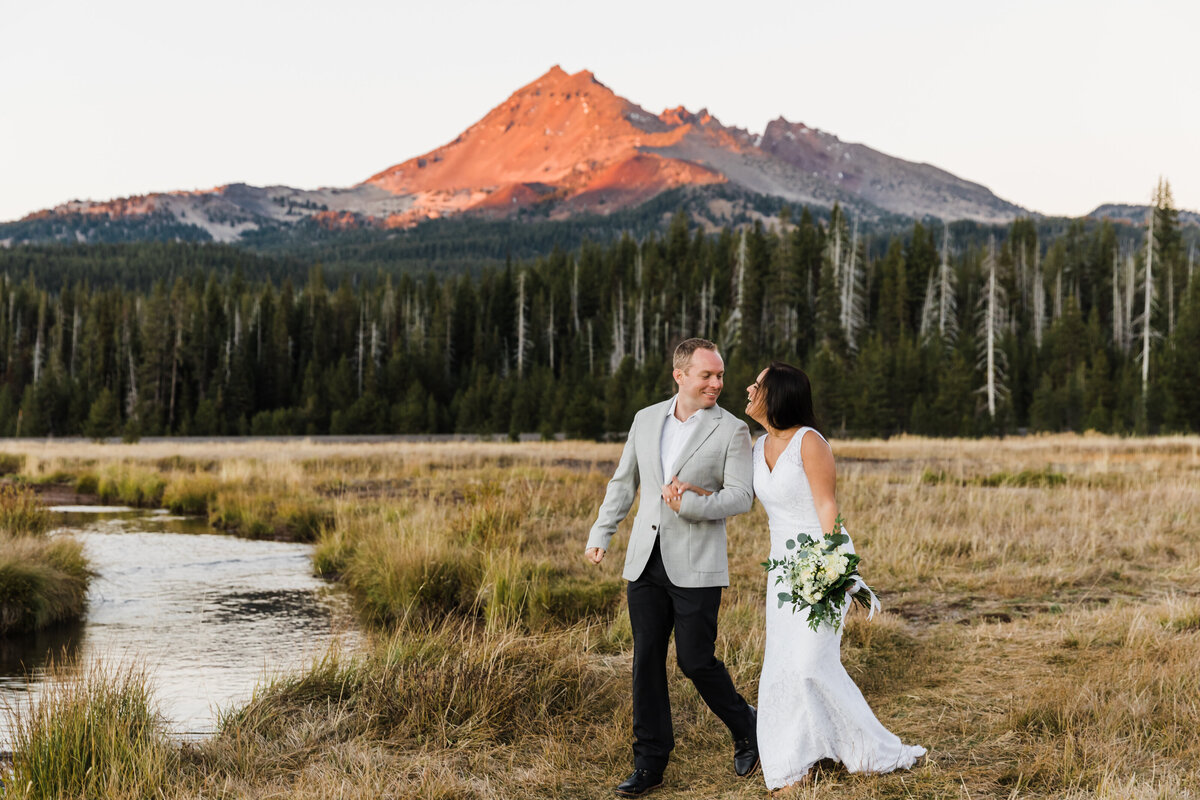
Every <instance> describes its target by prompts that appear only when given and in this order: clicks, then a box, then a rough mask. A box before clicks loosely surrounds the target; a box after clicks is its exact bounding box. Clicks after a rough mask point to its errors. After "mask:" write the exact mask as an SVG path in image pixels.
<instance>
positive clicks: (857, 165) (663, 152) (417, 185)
mask: <svg viewBox="0 0 1200 800" xmlns="http://www.w3.org/2000/svg"><path fill="white" fill-rule="evenodd" d="M716 185H723V186H725V187H727V188H730V189H734V190H736V191H735V192H734V194H735V195H736V194H737V193H738V192H741V193H744V194H745V195H746V196H753V195H766V196H770V197H776V198H782V199H783V200H786V201H787V202H789V203H794V204H797V205H810V206H816V207H823V208H828V207H831V206H832V205H833V204H834V203H835V202H836V203H841V204H842V205H843V206H846V207H848V208H849V209H851V210H852V211H853V212H854V213H855V214H858V215H860V216H863V217H864V218H866V219H872V218H878V217H881V216H885V215H899V216H905V217H912V218H924V217H937V218H941V219H947V220H957V219H969V220H975V221H979V222H984V223H1003V222H1007V221H1009V220H1012V219H1014V218H1015V217H1017V216H1021V215H1025V214H1028V213H1029V212H1027V211H1026V210H1025V209H1023V208H1021V207H1020V206H1017V205H1015V204H1013V203H1010V202H1007V201H1005V200H1002V199H1000V198H998V197H996V196H995V195H994V194H993V193H992V192H991V191H989V190H988V189H987V188H986V187H983V186H981V185H979V184H976V183H972V182H970V181H967V180H964V179H962V178H959V177H957V176H954V175H952V174H950V173H949V172H946V171H945V170H941V169H939V168H937V167H934V166H931V165H929V164H918V163H914V162H910V161H905V160H903V159H899V158H895V157H893V156H889V155H886V154H884V153H881V152H879V151H877V150H873V149H871V148H870V147H867V146H866V145H862V144H855V143H849V142H843V141H841V140H840V139H838V138H837V137H836V136H834V135H833V134H830V133H827V132H824V131H820V130H817V129H815V128H811V127H808V126H807V125H804V124H803V123H799V122H789V121H788V120H786V119H783V118H782V117H780V118H778V119H776V120H773V121H771V122H770V123H768V124H767V126H766V128H765V129H764V131H763V133H762V134H761V135H755V134H752V133H750V132H748V131H746V130H743V129H741V128H736V127H732V126H726V125H724V124H722V123H721V122H720V120H718V119H717V118H716V117H715V116H713V115H712V114H711V113H709V111H708V110H707V109H701V110H700V111H698V112H691V111H689V110H688V109H686V108H683V107H682V106H681V107H677V108H673V109H667V110H664V111H663V112H662V113H660V114H653V113H651V112H649V111H647V110H646V109H644V108H642V107H641V106H639V105H636V104H635V103H633V102H631V101H629V100H627V99H625V98H623V97H620V96H619V95H617V94H616V93H614V92H613V91H612V90H611V89H609V88H608V87H607V86H605V85H604V84H602V83H600V82H599V81H598V80H597V79H596V78H595V76H594V75H593V74H592V73H591V72H588V71H586V70H584V71H581V72H577V73H575V74H568V73H567V72H565V71H564V70H562V69H561V68H559V67H557V66H556V67H554V68H552V69H551V70H549V71H548V72H547V73H546V74H544V75H542V76H541V77H540V78H538V79H537V80H535V81H533V82H531V83H529V84H527V85H526V86H524V87H521V88H520V89H518V90H517V91H516V92H514V93H513V94H512V95H511V96H510V97H509V98H508V99H507V100H506V101H505V102H503V103H501V104H500V105H498V106H496V107H495V108H494V109H492V110H491V111H490V112H488V114H486V115H485V116H484V117H483V118H482V119H480V120H479V122H477V123H475V124H474V125H472V126H471V127H469V128H468V129H467V130H465V131H464V132H463V133H462V134H460V135H459V136H458V137H456V138H455V139H454V140H453V141H451V142H448V143H447V144H445V145H443V146H441V147H439V148H436V149H435V150H433V151H431V152H429V153H426V154H424V155H421V156H417V157H415V158H410V159H408V160H407V161H403V162H401V163H399V164H396V165H394V166H391V167H388V168H387V169H384V170H382V171H380V172H378V173H377V174H375V175H372V176H370V177H369V178H367V179H366V180H365V181H363V182H362V183H359V184H357V185H354V186H350V187H345V188H323V189H315V190H302V189H295V188H291V187H286V186H268V187H256V186H249V185H246V184H230V185H227V186H221V187H217V188H214V189H211V190H208V191H199V192H167V193H159V194H151V195H146V196H141V197H131V198H121V199H117V200H110V201H104V202H95V201H71V202H69V203H64V204H62V205H60V206H57V207H56V208H53V209H49V210H46V211H41V212H38V213H37V214H33V215H30V216H29V217H27V218H26V219H25V220H23V221H22V223H28V224H26V225H25V226H24V228H21V229H19V230H17V229H15V228H14V225H20V224H21V223H14V224H9V225H6V226H3V225H0V242H4V241H7V242H8V243H12V242H14V241H23V240H28V239H29V238H31V237H30V236H29V235H27V234H23V233H21V231H38V232H39V233H38V234H37V237H36V238H43V239H44V238H52V239H53V238H58V239H72V238H73V239H76V240H81V241H87V240H90V239H92V238H93V237H94V236H95V235H96V234H95V231H96V229H97V228H99V227H103V226H104V225H107V224H112V223H114V222H117V221H123V222H126V223H128V222H130V221H136V220H145V221H146V222H147V224H149V223H150V222H153V223H154V224H156V225H158V226H160V227H161V228H162V229H163V230H168V231H169V230H172V229H174V228H185V229H188V230H193V229H194V230H195V235H196V237H198V238H204V237H208V238H211V239H213V240H216V241H225V242H231V241H238V240H239V239H240V238H241V237H242V236H244V235H245V234H246V233H247V232H250V231H257V230H261V229H264V228H284V229H286V228H289V227H292V226H296V225H297V223H300V222H309V223H315V224H317V225H321V226H323V227H326V228H330V229H339V228H348V227H362V226H375V227H381V228H406V227H410V226H412V225H415V224H417V223H419V222H421V221H424V220H428V219H436V218H439V217H445V216H452V215H459V214H475V215H481V216H487V217H501V218H509V217H521V216H522V215H532V216H536V217H538V218H549V219H569V218H572V217H574V216H577V215H580V214H607V213H610V212H612V211H614V210H618V209H625V208H630V207H633V206H637V205H638V204H641V203H643V202H645V201H647V200H649V199H650V198H653V197H655V196H657V195H658V194H660V193H661V192H664V191H667V190H670V189H676V188H679V187H685V188H687V187H694V188H697V189H699V190H703V189H704V187H712V186H716ZM722 195H723V196H724V197H728V196H730V193H729V192H723V193H722ZM709 210H710V211H711V212H712V213H711V214H710V215H707V216H708V217H709V220H710V221H711V222H712V223H714V224H722V223H723V222H726V221H728V220H729V219H730V218H731V217H732V216H733V215H734V214H736V213H737V211H738V209H737V208H736V203H730V202H729V201H728V200H721V201H719V202H716V201H714V202H713V203H712V204H711V207H710V209H709ZM5 229H8V230H7V232H6V230H5Z"/></svg>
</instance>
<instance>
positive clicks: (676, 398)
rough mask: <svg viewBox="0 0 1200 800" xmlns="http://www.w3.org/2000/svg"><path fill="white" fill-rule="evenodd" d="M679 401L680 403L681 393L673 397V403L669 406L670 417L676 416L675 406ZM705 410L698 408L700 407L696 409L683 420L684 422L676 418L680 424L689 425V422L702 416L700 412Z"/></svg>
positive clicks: (668, 413)
mask: <svg viewBox="0 0 1200 800" xmlns="http://www.w3.org/2000/svg"><path fill="white" fill-rule="evenodd" d="M678 403H679V395H675V396H674V397H672V398H671V405H670V406H668V407H667V416H668V417H671V418H672V419H674V418H675V406H676V405H677V404H678ZM703 410H704V409H703V408H698V409H696V411H695V413H693V414H692V415H691V416H690V417H688V418H687V419H685V420H683V421H682V422H679V420H678V419H676V420H675V421H676V422H679V424H680V425H687V424H688V423H689V422H691V421H692V420H694V419H696V417H698V416H700V412H701V411H703Z"/></svg>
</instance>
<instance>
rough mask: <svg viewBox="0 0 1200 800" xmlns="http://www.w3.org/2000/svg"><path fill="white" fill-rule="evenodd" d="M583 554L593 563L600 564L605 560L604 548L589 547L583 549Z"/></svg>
mask: <svg viewBox="0 0 1200 800" xmlns="http://www.w3.org/2000/svg"><path fill="white" fill-rule="evenodd" d="M583 555H584V558H586V559H587V560H588V561H591V562H592V563H593V564H599V563H600V562H601V561H603V560H604V548H603V547H589V548H588V549H587V550H584V551H583Z"/></svg>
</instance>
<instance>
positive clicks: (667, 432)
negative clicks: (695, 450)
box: [659, 395, 700, 483]
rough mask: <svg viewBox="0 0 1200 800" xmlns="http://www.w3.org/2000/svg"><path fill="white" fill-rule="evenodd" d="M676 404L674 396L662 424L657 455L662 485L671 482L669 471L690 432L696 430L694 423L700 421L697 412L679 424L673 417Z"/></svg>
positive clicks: (676, 398) (698, 412)
mask: <svg viewBox="0 0 1200 800" xmlns="http://www.w3.org/2000/svg"><path fill="white" fill-rule="evenodd" d="M678 402H679V395H675V399H674V400H672V401H671V407H670V408H668V409H667V418H666V420H665V421H664V422H663V429H662V441H661V443H660V445H659V454H660V456H661V457H662V471H663V483H670V482H671V477H672V474H671V470H672V469H673V468H674V467H675V462H676V461H677V460H678V459H679V456H680V455H681V454H682V453H683V448H684V447H685V446H686V445H687V441H688V439H690V438H691V434H692V431H694V430H695V429H696V423H698V422H699V421H700V411H699V410H697V411H696V412H695V413H694V414H692V415H691V416H690V417H688V418H687V419H686V420H684V421H683V422H680V421H679V419H678V418H676V416H675V405H676V404H677V403H678Z"/></svg>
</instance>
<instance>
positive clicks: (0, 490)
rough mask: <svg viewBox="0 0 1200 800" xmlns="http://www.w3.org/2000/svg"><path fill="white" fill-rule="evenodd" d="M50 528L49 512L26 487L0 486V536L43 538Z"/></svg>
mask: <svg viewBox="0 0 1200 800" xmlns="http://www.w3.org/2000/svg"><path fill="white" fill-rule="evenodd" d="M49 528H50V512H49V511H47V510H46V508H45V506H43V505H42V504H41V503H40V502H39V501H38V498H37V494H36V493H34V491H33V490H32V489H30V488H29V487H27V486H22V485H20V484H5V485H3V486H0V534H7V535H8V536H12V537H16V536H43V535H45V533H46V531H47V530H48V529H49Z"/></svg>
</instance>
